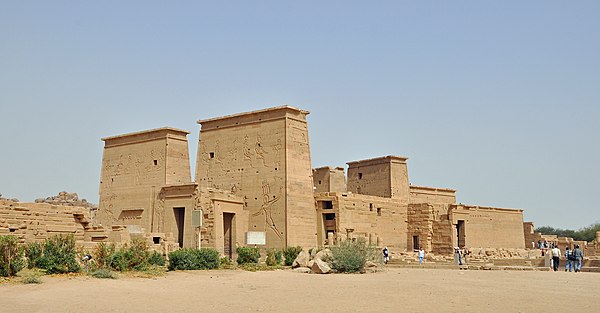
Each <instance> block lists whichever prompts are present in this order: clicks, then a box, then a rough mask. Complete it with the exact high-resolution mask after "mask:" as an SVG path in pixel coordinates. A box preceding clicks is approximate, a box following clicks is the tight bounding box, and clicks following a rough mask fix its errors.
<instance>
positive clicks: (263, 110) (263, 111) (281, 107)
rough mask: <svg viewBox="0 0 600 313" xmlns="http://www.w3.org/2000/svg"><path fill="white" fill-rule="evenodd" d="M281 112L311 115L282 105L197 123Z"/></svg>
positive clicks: (202, 121)
mask: <svg viewBox="0 0 600 313" xmlns="http://www.w3.org/2000/svg"><path fill="white" fill-rule="evenodd" d="M279 110H291V111H296V112H299V113H302V114H309V113H310V112H309V111H306V110H302V109H298V108H295V107H293V106H289V105H282V106H277V107H272V108H267V109H262V110H256V111H249V112H244V113H236V114H231V115H225V116H221V117H214V118H209V119H204V120H198V121H197V123H198V124H202V123H207V122H214V121H219V120H226V119H231V118H236V117H240V116H245V115H251V114H261V113H268V112H273V111H279Z"/></svg>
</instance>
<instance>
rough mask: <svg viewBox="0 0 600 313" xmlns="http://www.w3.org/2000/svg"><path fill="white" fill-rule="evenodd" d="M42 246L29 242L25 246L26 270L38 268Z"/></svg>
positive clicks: (40, 261) (40, 262)
mask: <svg viewBox="0 0 600 313" xmlns="http://www.w3.org/2000/svg"><path fill="white" fill-rule="evenodd" d="M43 251H44V245H42V244H41V243H39V242H30V243H28V244H27V245H25V257H26V258H27V261H28V262H27V268H29V269H32V268H34V267H37V268H40V267H41V264H42V256H43Z"/></svg>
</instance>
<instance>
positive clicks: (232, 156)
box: [227, 139, 238, 164]
mask: <svg viewBox="0 0 600 313" xmlns="http://www.w3.org/2000/svg"><path fill="white" fill-rule="evenodd" d="M237 150H238V149H237V139H234V140H233V142H232V143H231V149H229V151H227V159H229V160H230V161H232V164H237Z"/></svg>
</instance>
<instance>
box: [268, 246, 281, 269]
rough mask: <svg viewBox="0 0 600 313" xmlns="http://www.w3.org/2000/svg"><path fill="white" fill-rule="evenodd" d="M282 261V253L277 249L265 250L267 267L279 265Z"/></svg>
mask: <svg viewBox="0 0 600 313" xmlns="http://www.w3.org/2000/svg"><path fill="white" fill-rule="evenodd" d="M281 261H282V252H281V250H278V249H268V250H267V260H266V261H265V263H267V265H268V266H275V265H280V264H281Z"/></svg>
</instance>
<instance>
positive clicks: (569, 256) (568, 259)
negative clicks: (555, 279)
mask: <svg viewBox="0 0 600 313" xmlns="http://www.w3.org/2000/svg"><path fill="white" fill-rule="evenodd" d="M574 258H575V255H574V254H573V252H572V251H571V250H570V249H569V247H567V249H565V272H566V271H569V272H571V271H573V259H574Z"/></svg>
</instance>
